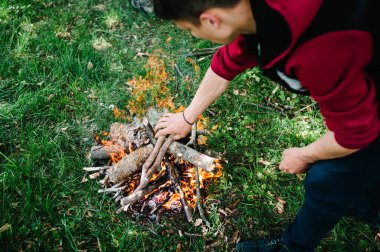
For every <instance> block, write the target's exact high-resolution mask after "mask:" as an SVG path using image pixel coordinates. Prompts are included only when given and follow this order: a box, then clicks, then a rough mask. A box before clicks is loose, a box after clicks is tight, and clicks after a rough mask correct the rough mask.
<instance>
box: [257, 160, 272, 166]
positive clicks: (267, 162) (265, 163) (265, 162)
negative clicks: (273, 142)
mask: <svg viewBox="0 0 380 252" xmlns="http://www.w3.org/2000/svg"><path fill="white" fill-rule="evenodd" d="M259 163H260V164H263V165H265V166H268V165H270V162H269V161H265V160H264V159H262V158H260V159H259Z"/></svg>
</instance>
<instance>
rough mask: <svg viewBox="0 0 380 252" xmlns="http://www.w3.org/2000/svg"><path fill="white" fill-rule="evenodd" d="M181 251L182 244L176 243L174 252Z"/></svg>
mask: <svg viewBox="0 0 380 252" xmlns="http://www.w3.org/2000/svg"><path fill="white" fill-rule="evenodd" d="M181 249H182V244H181V243H178V244H177V248H176V250H175V252H181Z"/></svg>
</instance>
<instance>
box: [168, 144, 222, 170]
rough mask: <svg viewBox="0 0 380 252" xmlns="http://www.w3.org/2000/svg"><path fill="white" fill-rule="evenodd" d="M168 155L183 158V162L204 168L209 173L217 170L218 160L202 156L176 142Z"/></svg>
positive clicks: (171, 146)
mask: <svg viewBox="0 0 380 252" xmlns="http://www.w3.org/2000/svg"><path fill="white" fill-rule="evenodd" d="M168 153H169V154H172V155H174V156H175V157H177V158H182V159H183V160H185V161H187V162H189V163H191V164H193V165H195V166H198V167H200V168H203V169H204V170H206V171H208V172H213V171H214V170H215V165H216V163H217V162H218V160H217V159H216V158H212V157H210V156H207V155H205V154H202V153H200V152H198V151H196V150H194V149H192V148H190V147H188V146H186V145H183V144H181V143H179V142H176V141H173V143H172V144H171V145H170V146H169V149H168Z"/></svg>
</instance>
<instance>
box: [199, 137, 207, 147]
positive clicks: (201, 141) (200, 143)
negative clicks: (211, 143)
mask: <svg viewBox="0 0 380 252" xmlns="http://www.w3.org/2000/svg"><path fill="white" fill-rule="evenodd" d="M206 142H207V137H206V136H203V135H201V136H199V137H198V139H197V143H198V145H207V143H206Z"/></svg>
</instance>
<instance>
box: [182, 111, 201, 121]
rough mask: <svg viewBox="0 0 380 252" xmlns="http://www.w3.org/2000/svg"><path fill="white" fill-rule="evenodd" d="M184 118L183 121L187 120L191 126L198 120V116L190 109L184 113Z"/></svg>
mask: <svg viewBox="0 0 380 252" xmlns="http://www.w3.org/2000/svg"><path fill="white" fill-rule="evenodd" d="M182 116H183V119H184V120H185V122H186V123H188V124H190V125H193V124H194V123H195V122H196V121H197V119H198V116H197V115H196V114H195V113H194V112H193V111H192V110H191V109H189V108H186V109H185V110H184V111H183V112H182Z"/></svg>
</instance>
